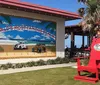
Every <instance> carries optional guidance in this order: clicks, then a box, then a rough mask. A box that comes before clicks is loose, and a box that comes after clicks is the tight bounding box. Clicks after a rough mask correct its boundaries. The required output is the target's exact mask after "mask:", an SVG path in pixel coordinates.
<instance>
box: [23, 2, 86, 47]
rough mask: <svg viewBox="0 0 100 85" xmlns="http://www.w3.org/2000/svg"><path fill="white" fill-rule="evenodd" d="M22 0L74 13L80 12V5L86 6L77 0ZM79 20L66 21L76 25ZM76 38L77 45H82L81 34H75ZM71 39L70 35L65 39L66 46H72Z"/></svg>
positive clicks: (67, 23)
mask: <svg viewBox="0 0 100 85" xmlns="http://www.w3.org/2000/svg"><path fill="white" fill-rule="evenodd" d="M22 1H25V2H30V3H33V4H38V5H43V6H48V7H52V8H57V9H61V10H65V11H69V12H74V13H78V12H77V10H78V9H79V8H80V7H84V5H83V4H82V3H78V1H77V0H22ZM79 22H80V20H73V21H67V22H65V26H68V25H75V24H78V23H79ZM75 40H76V41H75V45H77V47H80V46H81V44H82V42H81V36H75ZM86 40H87V39H86V37H85V44H86ZM69 41H70V37H69V38H68V39H66V40H65V46H66V45H68V47H70V42H69ZM79 41H80V42H79Z"/></svg>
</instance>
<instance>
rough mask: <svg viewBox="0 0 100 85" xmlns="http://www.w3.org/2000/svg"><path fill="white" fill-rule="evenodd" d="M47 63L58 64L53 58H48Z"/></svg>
mask: <svg viewBox="0 0 100 85" xmlns="http://www.w3.org/2000/svg"><path fill="white" fill-rule="evenodd" d="M46 64H47V65H52V64H56V62H55V60H53V59H49V60H47V62H46Z"/></svg>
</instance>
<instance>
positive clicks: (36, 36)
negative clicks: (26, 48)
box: [30, 35, 40, 39]
mask: <svg viewBox="0 0 100 85" xmlns="http://www.w3.org/2000/svg"><path fill="white" fill-rule="evenodd" d="M37 38H40V36H39V35H35V36H33V37H31V38H30V39H37Z"/></svg>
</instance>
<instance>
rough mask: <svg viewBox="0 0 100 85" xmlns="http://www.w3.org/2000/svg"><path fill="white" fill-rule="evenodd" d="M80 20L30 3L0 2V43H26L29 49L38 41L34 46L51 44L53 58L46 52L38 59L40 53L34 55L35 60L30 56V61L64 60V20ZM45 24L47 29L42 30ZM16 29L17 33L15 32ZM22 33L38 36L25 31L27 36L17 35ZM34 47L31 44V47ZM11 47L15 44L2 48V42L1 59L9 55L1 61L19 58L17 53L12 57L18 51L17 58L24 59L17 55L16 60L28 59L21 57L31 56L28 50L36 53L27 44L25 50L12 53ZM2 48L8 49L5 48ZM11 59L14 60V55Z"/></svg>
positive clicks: (6, 0) (7, 0)
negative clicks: (48, 58) (40, 59)
mask: <svg viewBox="0 0 100 85" xmlns="http://www.w3.org/2000/svg"><path fill="white" fill-rule="evenodd" d="M80 18H81V17H80V16H79V15H78V14H76V13H72V12H67V11H63V10H59V9H54V8H49V7H45V6H40V5H36V4H30V3H27V2H21V1H20V0H0V19H1V20H0V21H1V23H2V24H1V27H0V35H1V36H3V37H0V39H1V40H2V39H3V40H7V39H9V40H11V41H9V42H13V41H14V42H15V41H16V40H17V41H20V42H21V41H23V40H24V41H26V42H25V43H26V44H27V43H29V41H30V44H31V45H32V46H33V41H34V42H39V43H37V44H40V42H41V43H42V45H44V43H43V42H45V43H46V46H47V45H48V43H49V44H50V45H51V44H52V46H55V48H53V49H55V54H54V55H51V54H53V53H52V52H51V51H50V52H49V53H48V52H47V53H43V54H45V56H44V55H42V56H41V55H40V54H37V53H36V55H37V56H36V57H35V56H33V57H34V58H44V57H52V58H56V57H64V40H65V21H69V20H75V19H80ZM4 19H5V20H4ZM32 22H33V23H32ZM41 24H42V25H41ZM45 25H47V26H46V27H45ZM16 30H17V32H15V31H16ZM23 30H24V31H25V33H26V31H28V32H29V31H32V32H34V31H35V32H37V34H38V35H36V33H34V36H33V35H32V33H31V32H30V33H28V32H27V33H28V34H27V33H26V34H21V33H20V32H23ZM51 31H53V32H51ZM12 32H13V34H12ZM9 33H10V34H9ZM18 33H19V34H20V35H19V34H18ZM26 35H27V36H26ZM30 35H31V36H30ZM32 36H33V37H32ZM41 37H42V38H41ZM39 38H40V39H41V40H40V39H39ZM37 39H38V40H37ZM28 40H29V41H28ZM48 41H49V42H48ZM31 42H32V43H31ZM16 44H19V43H16ZM37 44H36V43H35V44H34V45H37ZM8 45H13V46H10V47H9V46H8ZM14 45H15V44H12V43H8V44H7V45H4V43H2V45H0V46H1V48H3V51H4V52H5V54H2V52H1V54H2V56H5V55H6V54H7V53H8V54H7V55H9V56H6V57H1V58H7V57H8V58H12V57H10V54H11V55H14V56H15V55H20V54H16V53H18V52H21V55H23V56H24V57H23V56H21V57H20V58H30V56H28V57H25V55H35V54H32V52H31V51H32V49H33V51H35V50H36V49H35V46H33V47H32V46H31V47H30V45H29V44H28V45H29V47H28V48H29V50H25V49H24V50H17V51H15V52H16V53H14V54H12V50H11V49H12V48H13V47H14ZM50 45H48V46H47V47H48V49H47V51H48V50H50V49H49V46H50ZM2 46H3V47H2ZM6 47H7V48H8V49H6ZM20 49H21V47H20ZM30 49H31V50H30ZM41 49H42V48H41ZM41 49H40V50H39V49H38V52H41ZM53 49H52V50H53ZM9 52H10V53H9ZM24 52H26V53H27V54H25V55H24ZM41 53H42V52H41ZM49 54H50V55H49ZM33 57H32V58H33ZM15 58H17V56H16V57H15Z"/></svg>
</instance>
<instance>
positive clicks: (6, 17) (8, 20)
mask: <svg viewBox="0 0 100 85" xmlns="http://www.w3.org/2000/svg"><path fill="white" fill-rule="evenodd" d="M1 17H3V18H4V19H5V20H6V21H7V22H8V23H9V24H11V23H12V22H11V18H10V17H9V16H6V15H1ZM0 24H3V23H2V20H0Z"/></svg>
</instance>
